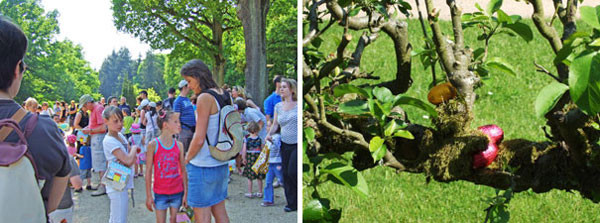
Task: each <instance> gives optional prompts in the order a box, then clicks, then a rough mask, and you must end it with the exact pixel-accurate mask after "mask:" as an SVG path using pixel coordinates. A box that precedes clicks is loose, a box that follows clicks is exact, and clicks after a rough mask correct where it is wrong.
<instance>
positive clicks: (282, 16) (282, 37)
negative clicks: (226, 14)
mask: <svg viewBox="0 0 600 223" xmlns="http://www.w3.org/2000/svg"><path fill="white" fill-rule="evenodd" d="M270 4H271V6H270V7H269V12H268V14H267V27H266V30H267V64H272V65H273V67H271V68H269V70H268V72H269V78H268V80H269V81H268V83H269V88H270V89H271V90H272V91H274V90H275V86H273V85H272V84H271V81H270V80H273V77H274V76H275V75H283V76H285V77H289V78H293V79H296V59H297V58H296V57H297V56H296V52H297V50H296V47H297V45H296V41H297V40H296V36H298V34H297V32H298V30H297V28H298V26H297V22H296V18H297V4H296V0H292V1H270ZM242 43H243V40H242ZM244 62H245V61H244Z"/></svg>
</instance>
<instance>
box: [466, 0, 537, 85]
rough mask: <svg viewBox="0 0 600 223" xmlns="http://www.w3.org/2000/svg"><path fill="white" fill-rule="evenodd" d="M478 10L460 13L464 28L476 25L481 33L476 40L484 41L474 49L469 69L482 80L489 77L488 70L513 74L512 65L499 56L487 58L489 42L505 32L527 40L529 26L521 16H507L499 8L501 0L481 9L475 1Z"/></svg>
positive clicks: (531, 37)
mask: <svg viewBox="0 0 600 223" xmlns="http://www.w3.org/2000/svg"><path fill="white" fill-rule="evenodd" d="M475 6H476V8H477V9H478V10H479V11H478V12H474V13H464V14H463V15H462V25H463V28H464V29H467V28H471V27H478V28H479V30H481V31H482V33H481V34H480V35H479V36H478V37H477V40H480V41H483V42H484V43H485V45H484V47H483V48H479V49H476V50H475V51H474V57H473V63H472V65H471V70H474V71H476V72H477V74H479V76H481V77H482V78H483V79H484V80H486V79H489V71H490V70H492V71H498V72H502V73H505V74H509V75H513V76H514V75H515V70H514V68H513V66H512V65H511V64H510V63H508V62H507V61H505V60H504V59H502V58H501V57H491V58H487V55H488V53H487V51H488V48H489V42H490V40H491V39H492V37H493V36H497V34H506V35H509V36H515V34H516V35H518V36H520V37H521V38H522V39H524V40H525V41H527V42H530V41H531V40H532V39H533V32H532V31H531V28H530V27H529V26H528V25H526V24H525V23H522V22H521V16H518V15H513V16H509V15H508V14H506V12H504V11H503V10H502V9H500V8H501V6H502V0H492V1H490V2H489V3H488V5H487V10H485V11H484V10H483V9H482V8H481V6H480V5H479V4H478V3H475ZM494 15H495V16H494Z"/></svg>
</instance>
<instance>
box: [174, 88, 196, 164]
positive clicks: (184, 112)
mask: <svg viewBox="0 0 600 223" xmlns="http://www.w3.org/2000/svg"><path fill="white" fill-rule="evenodd" d="M178 87H179V96H177V98H176V99H175V101H174V102H173V111H174V112H177V113H179V121H180V122H181V133H179V141H181V143H183V149H184V151H185V152H186V153H187V151H188V149H189V147H190V143H191V142H192V137H193V136H194V131H195V130H196V116H195V114H194V107H193V105H192V102H191V101H190V99H189V98H188V97H187V95H188V93H189V92H190V88H189V87H188V82H187V81H185V80H182V81H181V82H179V85H178Z"/></svg>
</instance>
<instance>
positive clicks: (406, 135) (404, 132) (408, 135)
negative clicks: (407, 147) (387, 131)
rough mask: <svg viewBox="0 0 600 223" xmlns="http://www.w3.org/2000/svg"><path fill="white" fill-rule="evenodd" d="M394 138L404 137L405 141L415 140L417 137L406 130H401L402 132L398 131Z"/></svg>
mask: <svg viewBox="0 0 600 223" xmlns="http://www.w3.org/2000/svg"><path fill="white" fill-rule="evenodd" d="M394 137H402V138H405V139H415V136H413V134H412V133H410V132H409V131H408V130H404V129H400V130H398V131H396V132H395V133H394Z"/></svg>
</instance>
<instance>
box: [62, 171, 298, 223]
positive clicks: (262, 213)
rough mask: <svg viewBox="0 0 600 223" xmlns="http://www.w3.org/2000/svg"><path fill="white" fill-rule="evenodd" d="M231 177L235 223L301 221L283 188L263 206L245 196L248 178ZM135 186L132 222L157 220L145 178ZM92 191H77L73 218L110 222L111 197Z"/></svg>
mask: <svg viewBox="0 0 600 223" xmlns="http://www.w3.org/2000/svg"><path fill="white" fill-rule="evenodd" d="M231 178H232V180H231V182H230V183H229V189H228V193H229V198H228V199H227V200H226V201H225V206H226V207H227V213H228V214H229V218H230V220H231V222H294V223H295V222H297V216H298V213H297V212H290V213H286V212H284V211H283V207H284V206H285V196H284V194H283V187H279V188H275V196H276V197H275V206H272V207H261V206H260V203H261V202H262V199H261V198H253V199H250V198H246V197H244V193H245V191H246V186H247V183H246V178H244V177H242V176H239V175H237V174H233V175H232V177H231ZM92 182H94V181H92ZM134 186H135V192H134V198H135V207H131V200H129V202H130V206H129V217H128V220H129V222H154V221H155V215H154V212H150V211H148V210H147V209H146V205H145V203H146V192H145V184H144V179H143V178H136V179H135V180H134ZM255 186H256V183H255ZM90 194H91V191H86V190H83V192H82V193H75V194H74V196H73V200H74V202H75V211H74V216H73V221H74V222H86V223H94V222H103V223H105V222H108V218H109V199H108V196H100V197H92V196H90Z"/></svg>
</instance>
